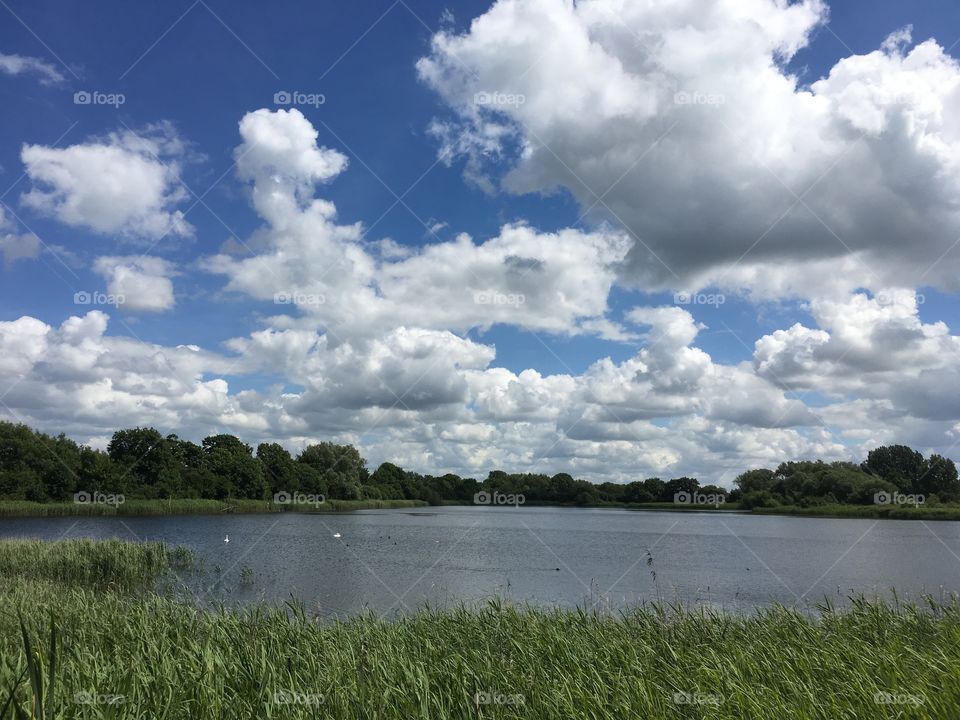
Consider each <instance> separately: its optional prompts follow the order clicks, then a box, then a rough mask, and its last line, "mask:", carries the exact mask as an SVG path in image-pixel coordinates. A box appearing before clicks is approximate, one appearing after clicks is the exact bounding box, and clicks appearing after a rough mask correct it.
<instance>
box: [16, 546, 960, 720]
mask: <svg viewBox="0 0 960 720" xmlns="http://www.w3.org/2000/svg"><path fill="white" fill-rule="evenodd" d="M68 556H69V557H70V558H75V557H76V556H75V554H74V551H73V550H71V551H70V552H69V553H68ZM47 562H49V560H47ZM17 567H18V568H19V566H17ZM67 577H69V575H67ZM75 577H77V578H78V581H77V582H72V581H71V582H60V581H58V582H53V581H51V580H48V579H27V578H24V576H23V574H22V572H21V570H20V569H18V570H17V573H16V574H15V575H13V576H10V575H7V570H6V569H0V579H3V580H4V582H3V583H2V585H0V587H2V592H0V657H2V664H0V718H2V720H6V719H7V718H15V717H17V716H16V715H15V714H14V710H13V709H12V708H13V705H14V704H17V705H18V706H19V707H21V708H25V709H26V710H27V711H28V712H29V711H30V710H31V709H32V710H33V711H35V712H36V713H37V715H38V716H39V714H40V713H46V712H49V713H50V717H54V718H71V719H72V718H106V717H110V718H124V719H126V718H129V719H131V720H132V719H133V718H171V719H173V718H177V719H179V718H184V719H187V718H189V719H191V720H196V719H206V718H210V719H213V718H261V717H262V718H350V719H351V720H352V719H354V718H362V719H363V718H370V719H371V720H372V719H374V718H378V719H380V720H392V719H393V718H403V719H404V720H408V719H410V718H442V719H446V718H457V719H460V718H463V719H466V718H551V719H552V718H584V719H595V718H596V719H599V718H731V719H733V718H736V719H737V720H741V719H744V718H771V719H772V718H778V719H779V718H823V719H824V720H827V719H829V720H838V719H840V720H843V719H849V720H853V719H858V720H859V719H860V718H956V717H957V709H958V708H960V642H958V641H960V608H958V607H957V606H956V605H946V606H941V605H935V604H931V605H929V606H926V607H917V606H905V605H898V604H877V603H869V602H865V601H859V600H858V601H855V602H854V603H853V605H852V607H851V609H849V610H845V611H843V612H839V611H835V610H834V609H833V608H831V607H829V606H825V607H823V608H822V614H821V615H820V616H819V617H816V618H811V617H809V616H807V615H804V614H801V613H797V612H793V611H791V610H788V609H786V608H782V607H774V608H770V609H766V610H763V611H759V612H757V613H756V614H754V615H752V616H747V617H744V616H733V615H724V614H719V613H713V612H708V611H705V610H698V611H691V610H684V609H682V608H667V607H662V606H648V607H644V608H638V609H636V610H632V611H630V612H626V613H623V614H617V615H609V614H604V613H593V612H587V611H563V610H543V609H533V608H524V607H513V606H510V605H506V604H503V603H499V602H493V603H490V604H488V605H486V606H484V607H481V608H479V609H476V608H475V609H466V608H459V609H452V610H436V609H429V608H425V609H423V610H422V611H421V612H420V613H418V614H416V615H414V616H410V617H400V618H393V619H389V620H385V619H381V618H379V617H376V616H373V615H365V616H359V617H355V618H352V619H349V620H344V621H340V622H336V623H333V624H329V623H321V622H319V621H318V620H317V619H316V618H314V617H312V616H311V614H310V613H309V612H308V611H307V610H306V609H305V608H304V607H303V606H302V605H299V604H295V603H290V604H289V605H287V606H285V607H281V608H253V609H248V610H242V611H236V610H227V609H223V608H221V609H218V610H213V611H204V610H200V609H198V608H196V607H193V606H191V605H186V604H182V603H179V602H177V601H175V600H173V599H170V598H166V597H160V596H157V595H152V594H147V595H144V594H136V593H135V594H125V593H119V592H112V593H102V592H98V591H96V590H93V589H91V588H90V587H89V585H88V582H87V579H88V578H87V575H86V574H84V573H78V574H76V575H75ZM21 617H22V622H23V625H22V626H21ZM28 658H31V659H29V660H28ZM51 665H52V666H53V668H52V669H51ZM33 678H37V681H36V682H34V681H33ZM51 678H52V679H51ZM18 679H20V680H19V684H18ZM12 687H16V690H15V692H14V700H13V702H12V703H11V705H10V706H9V708H8V709H7V710H6V711H3V702H4V700H5V699H6V698H5V695H4V694H3V692H4V691H3V688H12ZM51 688H52V689H53V692H52V693H51V691H50V690H51ZM38 690H39V694H40V696H41V698H40V701H39V702H37V694H38ZM27 716H28V717H29V715H27Z"/></svg>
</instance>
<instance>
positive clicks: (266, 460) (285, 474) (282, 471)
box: [257, 443, 300, 493]
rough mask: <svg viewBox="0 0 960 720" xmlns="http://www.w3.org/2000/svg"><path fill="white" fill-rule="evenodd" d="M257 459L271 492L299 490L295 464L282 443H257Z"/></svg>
mask: <svg viewBox="0 0 960 720" xmlns="http://www.w3.org/2000/svg"><path fill="white" fill-rule="evenodd" d="M257 460H259V461H260V462H261V463H262V464H263V469H264V471H265V472H266V477H267V482H268V483H269V484H270V492H271V493H278V492H281V491H284V492H296V491H298V490H300V483H299V478H298V477H297V465H296V463H295V462H294V460H293V458H292V457H290V453H289V452H287V449H286V448H285V447H283V445H281V444H280V443H260V444H259V445H257Z"/></svg>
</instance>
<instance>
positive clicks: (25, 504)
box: [0, 498, 427, 517]
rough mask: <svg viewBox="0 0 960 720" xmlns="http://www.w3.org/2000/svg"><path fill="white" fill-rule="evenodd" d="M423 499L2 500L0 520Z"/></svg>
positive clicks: (328, 508) (335, 508) (364, 505)
mask: <svg viewBox="0 0 960 720" xmlns="http://www.w3.org/2000/svg"><path fill="white" fill-rule="evenodd" d="M426 504H427V503H425V502H423V501H422V500H332V499H331V500H327V501H326V502H325V503H323V504H321V505H317V506H313V505H306V506H300V505H281V504H278V503H274V502H271V501H269V500H205V499H199V498H198V499H193V498H173V499H169V500H138V499H128V500H127V501H126V502H124V503H122V504H120V505H107V504H93V503H74V502H46V503H38V502H29V501H26V500H0V517H65V516H113V515H121V516H136V515H220V514H224V513H273V512H348V511H350V510H368V509H386V508H405V507H421V506H424V505H426Z"/></svg>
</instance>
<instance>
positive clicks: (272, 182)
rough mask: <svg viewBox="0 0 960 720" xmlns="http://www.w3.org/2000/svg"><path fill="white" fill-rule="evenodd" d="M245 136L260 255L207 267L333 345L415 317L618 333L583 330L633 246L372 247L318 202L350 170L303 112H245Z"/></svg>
mask: <svg viewBox="0 0 960 720" xmlns="http://www.w3.org/2000/svg"><path fill="white" fill-rule="evenodd" d="M240 134H241V137H242V139H243V143H242V144H241V145H240V146H238V147H237V149H236V151H235V157H236V158H237V168H238V175H239V176H240V177H241V178H242V179H244V180H247V181H250V183H251V193H252V198H253V204H254V207H255V208H256V209H257V211H258V212H259V214H260V215H261V216H262V217H263V218H264V220H266V222H267V224H266V226H265V227H264V228H262V229H261V231H259V232H258V233H257V235H256V236H255V237H254V238H252V241H251V243H252V245H253V246H255V247H257V248H260V249H262V251H261V252H259V253H258V254H257V255H255V256H252V257H245V258H238V257H234V256H231V255H229V254H226V253H223V254H220V255H217V256H214V257H211V258H208V259H207V260H206V261H205V263H204V266H205V267H206V268H207V269H208V270H210V271H211V272H215V273H219V274H223V275H226V276H227V277H228V284H227V289H228V290H231V291H236V292H241V293H245V294H247V295H250V296H253V297H255V298H259V299H262V300H274V301H277V300H279V302H281V303H282V304H288V305H291V306H293V307H294V308H295V309H297V310H298V311H300V312H302V313H303V314H304V315H305V316H306V318H307V320H308V322H310V323H313V324H320V325H322V326H324V327H325V328H327V329H328V330H329V331H330V332H331V333H332V334H334V335H336V336H337V337H341V336H345V335H355V334H364V333H365V334H380V333H383V332H387V331H389V330H390V329H391V328H396V327H398V326H402V325H405V324H408V322H409V318H415V320H416V323H417V324H418V325H420V326H421V327H423V328H429V329H442V330H454V331H461V332H462V331H466V330H469V329H471V328H476V327H483V328H486V327H490V326H491V325H494V324H496V323H506V324H512V325H517V326H521V327H527V328H531V329H537V330H547V331H551V332H556V333H571V334H572V333H579V332H583V331H584V329H585V328H587V327H595V328H599V331H600V332H602V333H604V334H612V333H615V332H616V328H615V327H614V326H613V325H600V326H589V325H588V324H587V323H588V321H590V320H594V321H595V320H597V319H600V318H602V317H603V315H604V314H605V313H606V310H607V297H608V295H609V293H610V289H611V287H612V285H613V283H614V282H615V278H616V271H615V266H616V264H617V263H618V262H620V261H621V260H622V259H623V258H624V256H625V254H626V252H627V249H628V247H629V241H628V239H627V238H626V237H625V236H624V235H623V234H622V233H619V232H615V231H612V230H609V229H599V230H597V231H596V232H592V233H585V232H581V231H579V230H573V229H567V230H562V231H559V232H555V233H544V232H540V231H538V230H536V229H534V228H531V227H529V226H526V225H521V224H514V225H505V226H504V227H503V228H501V231H500V234H499V235H498V236H497V237H495V238H491V239H488V240H486V241H485V242H481V243H477V242H476V241H474V240H473V238H471V237H470V236H469V235H466V234H461V235H459V236H457V237H456V238H455V239H453V240H451V241H449V242H440V243H435V244H431V245H427V246H425V247H423V248H422V249H420V250H412V249H408V250H407V252H405V253H397V252H393V251H392V246H391V245H389V244H388V245H387V246H384V245H383V243H377V242H375V241H368V240H367V239H366V238H365V236H364V232H363V227H362V225H361V224H359V223H355V224H350V225H344V224H339V223H338V222H337V214H336V208H335V207H334V205H333V204H332V203H330V202H329V201H326V200H323V199H321V198H317V197H315V196H314V192H315V191H316V188H317V185H318V184H319V183H322V182H325V181H327V180H330V179H332V178H333V177H335V176H336V175H337V174H338V173H340V172H341V171H342V170H343V169H344V168H345V167H346V159H345V158H344V157H343V155H341V154H340V153H339V152H337V151H335V150H330V149H328V148H322V147H319V146H318V145H317V132H316V130H315V129H314V128H313V126H312V125H311V124H310V122H309V121H308V120H307V119H306V118H305V117H304V116H303V115H302V114H301V113H300V112H299V111H298V110H295V109H294V110H289V111H286V110H280V111H273V112H271V111H268V110H257V111H256V112H253V113H249V114H248V115H246V116H245V117H244V118H243V120H242V121H241V123H240ZM291 309H293V308H291Z"/></svg>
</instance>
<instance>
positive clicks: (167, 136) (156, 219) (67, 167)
mask: <svg viewBox="0 0 960 720" xmlns="http://www.w3.org/2000/svg"><path fill="white" fill-rule="evenodd" d="M183 154H184V146H183V144H182V142H181V141H180V140H179V138H178V137H177V136H176V133H175V132H174V131H173V129H172V128H171V127H170V126H169V125H156V126H153V127H151V128H148V129H147V130H146V131H144V132H143V133H139V134H135V133H133V132H131V131H128V130H125V131H123V132H119V133H114V134H111V135H109V136H108V137H106V138H102V139H95V140H90V141H88V142H85V143H81V144H79V145H70V146H68V147H65V148H55V147H46V146H43V145H24V146H23V149H22V150H21V153H20V157H21V160H22V161H23V164H24V167H25V170H26V173H27V175H28V176H29V177H30V179H31V181H32V182H33V187H32V188H31V189H30V191H29V192H27V193H25V194H24V195H23V196H22V200H23V202H24V204H25V205H27V206H28V207H30V208H32V209H33V210H35V211H37V212H39V213H41V214H43V215H48V216H50V217H53V218H55V219H56V220H58V221H60V222H62V223H64V224H66V225H70V226H72V227H84V228H88V229H91V230H93V231H95V232H97V233H101V234H106V235H116V236H121V237H127V238H134V239H151V240H157V239H160V238H162V237H164V236H166V235H178V236H186V235H190V234H191V233H192V232H193V228H192V227H191V226H190V224H189V223H188V222H187V221H186V220H185V219H184V217H183V213H182V212H181V211H180V210H178V209H176V205H177V204H178V203H180V202H181V201H183V200H185V199H186V198H187V191H186V190H185V189H184V188H183V186H182V185H181V181H180V162H181V158H182V157H183Z"/></svg>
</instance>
